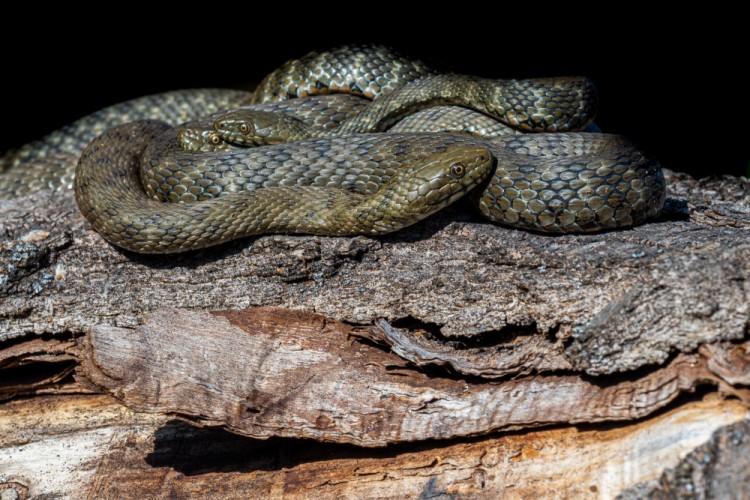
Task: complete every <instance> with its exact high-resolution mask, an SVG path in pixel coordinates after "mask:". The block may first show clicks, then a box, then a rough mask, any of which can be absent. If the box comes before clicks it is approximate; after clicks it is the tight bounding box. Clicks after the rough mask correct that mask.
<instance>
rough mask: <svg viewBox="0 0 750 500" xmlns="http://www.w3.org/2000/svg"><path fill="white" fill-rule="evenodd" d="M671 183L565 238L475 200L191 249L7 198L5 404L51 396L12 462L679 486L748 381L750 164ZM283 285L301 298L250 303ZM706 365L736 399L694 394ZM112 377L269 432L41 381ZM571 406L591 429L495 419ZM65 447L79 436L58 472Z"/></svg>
mask: <svg viewBox="0 0 750 500" xmlns="http://www.w3.org/2000/svg"><path fill="white" fill-rule="evenodd" d="M667 178H668V182H669V189H670V199H669V200H668V203H667V207H666V210H665V214H664V216H663V217H662V219H661V220H659V221H656V222H653V223H651V224H647V225H645V226H642V227H639V228H635V229H633V230H629V231H613V232H610V233H603V234H595V235H568V236H545V235H538V234H530V233H524V232H520V231H513V230H508V229H505V228H502V227H498V226H493V225H491V224H489V223H487V222H485V221H483V220H480V219H479V218H477V217H475V216H473V215H471V214H470V213H469V212H462V211H460V210H458V209H456V210H448V211H446V212H445V213H443V214H439V215H438V216H437V217H433V218H430V219H428V220H427V221H425V222H424V223H422V224H419V225H417V226H415V227H414V228H412V229H409V230H407V231H404V232H402V233H398V234H395V235H392V236H388V237H385V238H379V239H375V238H366V237H358V238H323V237H304V236H298V237H289V236H267V237H259V238H254V239H248V240H245V241H240V242H236V243H232V244H229V245H226V246H223V247H220V248H215V249H209V250H205V251H201V252H196V253H193V254H188V255H183V256H177V257H154V256H150V257H144V256H138V255H133V254H128V253H124V252H120V251H119V250H117V249H114V248H112V247H110V246H108V245H107V244H106V243H104V242H103V240H102V239H101V238H100V237H99V236H98V235H96V234H95V233H93V232H92V231H91V230H90V228H89V226H88V224H87V223H86V221H85V220H83V218H82V217H81V216H80V214H79V212H78V210H77V207H75V203H74V201H73V197H72V193H69V192H68V193H58V194H50V193H37V194H35V195H29V196H24V197H21V198H19V199H17V200H13V201H10V202H0V235H2V236H0V237H2V240H0V399H3V398H4V399H8V398H17V397H18V396H20V395H26V396H32V395H37V397H35V398H31V399H16V400H11V401H9V402H5V403H3V404H2V405H0V483H2V482H3V481H4V482H5V483H7V484H13V485H15V486H7V488H12V489H13V491H15V492H16V493H18V494H20V495H21V496H22V497H23V495H25V494H27V493H28V494H33V495H37V494H39V495H43V494H50V495H54V494H61V495H64V496H65V495H67V496H84V495H89V496H101V497H109V496H118V495H119V496H128V495H131V496H133V495H136V496H137V495H138V494H142V496H153V495H154V494H156V495H157V496H159V495H160V496H170V495H172V496H190V495H192V496H206V495H208V494H211V493H213V494H215V493H216V492H226V493H228V494H229V495H231V494H235V495H236V496H243V497H248V496H250V497H252V496H266V495H268V494H275V493H287V494H289V495H290V496H292V497H294V496H311V495H315V496H321V497H323V498H326V497H335V496H347V495H352V494H356V495H358V496H373V497H377V496H391V497H392V496H404V495H420V494H422V495H424V496H431V495H433V496H434V495H441V494H459V495H470V496H472V495H473V496H482V495H486V496H497V495H498V494H499V493H500V492H504V493H506V494H508V493H509V492H510V494H511V496H513V495H516V496H527V497H528V496H530V495H538V494H539V493H540V492H542V493H543V492H544V491H545V490H544V488H546V487H547V486H546V485H549V488H550V489H549V490H547V491H549V492H550V493H558V492H565V494H568V492H570V493H569V494H568V496H592V497H598V496H605V497H608V496H612V495H614V494H616V493H617V492H619V491H620V490H622V489H625V488H629V487H636V490H633V491H643V492H645V491H651V492H652V494H655V493H653V491H657V490H655V489H654V488H661V490H663V491H681V490H679V489H678V488H677V487H676V486H670V485H674V484H677V483H675V481H678V482H680V481H681V482H680V484H683V483H684V475H680V474H681V473H680V470H681V469H680V468H679V467H678V468H677V469H675V471H674V472H673V473H669V472H668V473H665V475H664V477H663V478H661V479H660V476H661V475H662V473H663V472H664V470H665V468H667V467H677V465H678V460H679V459H680V458H682V457H683V456H684V455H685V453H687V452H688V451H689V450H690V449H692V448H693V447H695V446H697V445H699V444H701V443H704V442H706V440H707V439H708V435H709V434H710V432H712V431H714V430H715V429H717V428H718V427H719V426H721V425H726V424H729V423H732V422H737V421H739V420H740V419H741V418H743V416H746V415H747V411H746V406H744V405H746V404H748V402H750V389H748V386H749V385H750V347H748V346H749V345H750V344H749V343H748V331H749V325H750V239H748V236H749V235H750V231H748V229H750V184H749V183H748V181H747V180H746V179H734V178H724V179H720V180H718V179H714V180H712V179H708V180H703V181H695V180H693V179H690V178H689V177H686V176H683V175H679V174H671V173H668V175H667ZM267 305H274V306H283V307H287V308H291V309H295V310H298V311H297V312H290V311H284V312H280V311H278V310H276V311H275V312H272V311H269V310H263V311H265V312H263V311H260V312H259V311H257V310H256V311H254V312H252V313H248V312H245V313H242V312H237V310H239V309H243V308H248V307H254V306H267ZM212 310H234V311H233V312H226V313H217V314H219V315H217V314H213V315H212V314H209V313H207V312H205V311H212ZM304 311H315V312H318V313H321V314H324V315H325V316H315V315H311V314H309V313H308V312H304ZM339 321H344V322H346V323H340V322H339ZM378 324H379V325H380V328H378V327H377V325H378ZM87 332H90V333H88V334H87ZM388 349H391V350H392V352H387V351H388ZM79 363H83V364H82V365H81V364H79ZM74 370H75V371H74ZM634 370H635V371H634ZM74 374H75V377H74V376H73V375H74ZM701 386H702V387H706V391H712V390H714V389H713V388H718V389H719V391H720V393H722V394H726V395H730V396H732V397H734V398H737V399H732V400H731V401H720V400H718V399H716V396H715V394H713V393H711V394H709V395H708V396H707V398H709V399H710V400H709V401H704V402H702V403H686V398H685V397H684V396H683V397H680V394H684V393H685V392H691V391H694V390H695V389H696V388H697V387H701ZM95 391H112V393H113V394H114V395H115V396H116V397H117V398H119V399H120V400H121V401H123V402H124V403H125V404H126V405H129V406H131V407H133V408H138V409H142V410H148V411H151V412H165V413H166V414H167V415H173V416H174V415H179V416H180V417H181V418H182V419H185V420H189V421H190V422H193V423H194V424H198V425H202V426H221V427H225V428H227V429H231V430H232V431H233V432H235V433H241V434H246V435H250V436H254V437H260V438H270V439H271V441H269V442H267V443H262V442H256V441H254V440H248V439H247V438H243V437H240V436H236V435H234V434H226V433H223V432H222V431H220V430H217V429H199V428H195V427H187V426H186V424H182V423H179V424H178V423H174V422H172V421H170V420H169V419H170V418H172V417H168V416H165V414H161V413H160V414H153V415H141V414H135V413H132V411H130V410H127V409H126V408H124V407H122V406H117V405H116V404H115V403H114V402H113V400H111V399H108V398H107V397H104V396H92V395H88V396H83V395H76V396H58V397H57V398H49V397H44V396H40V395H41V394H45V393H48V394H65V393H68V394H71V393H73V394H75V393H78V394H80V393H90V392H95ZM676 398H677V399H676ZM738 400H739V401H738ZM740 401H741V402H742V403H740ZM92 402H95V403H93V406H92V407H91V409H90V411H88V410H86V407H87V405H88V404H90V403H92ZM670 402H672V410H671V411H668V412H667V413H663V414H661V415H658V414H659V411H661V412H664V411H665V410H659V409H660V408H664V407H665V405H668V404H670ZM58 403H59V404H60V406H59V407H58V406H56V405H57V404H58ZM676 403H677V405H676ZM66 405H67V406H66ZM712 405H714V406H712ZM115 407H116V408H118V409H117V410H114V409H113V408H115ZM24 411H26V415H27V417H23V416H22V415H23V412H24ZM99 412H103V413H102V415H103V416H101V417H100V418H101V419H103V420H101V423H100V424H96V423H92V422H96V421H97V417H96V414H97V413H99ZM654 412H656V414H657V416H656V417H654V416H653V415H654ZM18 415H21V417H18ZM106 415H113V416H112V417H111V419H109V420H107V419H108V418H109V417H106ZM649 415H650V416H651V417H649V418H644V417H647V416H649ZM75 417H78V418H79V419H80V420H76V418H75ZM3 418H4V419H5V420H3ZM639 418H640V419H642V420H640V421H639V422H638V423H637V424H630V423H629V421H631V420H633V419H639ZM144 419H145V420H144ZM105 420H106V421H105ZM602 421H609V422H619V423H618V424H617V427H610V426H606V427H604V426H596V425H595V423H596V422H602ZM665 422H668V423H665ZM567 423H579V424H581V425H586V426H590V427H585V428H586V429H589V430H584V431H575V430H574V429H569V428H559V429H552V430H543V431H529V430H527V431H524V432H523V433H518V434H506V435H502V436H497V434H491V435H492V436H493V437H476V436H478V435H486V434H487V433H493V432H496V431H497V430H498V429H504V430H505V432H507V430H508V429H518V428H522V427H524V428H527V427H533V426H539V425H549V424H558V425H565V424H567ZM609 425H611V424H609ZM24 429H25V430H24ZM30 429H33V430H30ZM631 431H632V433H631V434H629V433H630V432H631ZM641 432H642V433H641ZM693 432H695V434H692V433H693ZM738 432H740V434H742V435H743V436H744V435H746V434H747V433H746V430H745V429H740V431H738ZM571 433H572V434H571ZM579 435H586V436H587V438H586V439H587V440H586V441H585V443H584V442H582V441H578V440H577V436H579ZM635 435H638V436H640V437H639V438H638V439H635V438H633V436H635ZM698 435H699V436H700V438H697V437H696V438H695V439H693V437H695V436H698ZM29 436H33V437H29ZM278 436H288V437H307V438H313V439H317V440H321V441H336V442H344V443H357V444H360V445H364V446H370V447H377V446H383V445H386V444H390V446H389V447H387V448H384V449H380V450H372V449H370V450H365V449H358V448H352V447H350V446H348V445H340V444H330V443H329V444H315V445H312V446H310V444H309V442H307V441H295V440H289V439H283V438H279V437H278ZM456 436H475V437H472V438H471V442H460V440H459V441H458V442H457V441H456V440H454V441H452V442H450V441H449V442H446V441H444V440H445V439H448V438H451V437H456ZM540 436H547V437H546V438H543V437H540ZM624 436H630V437H627V438H626V437H624ZM654 436H658V439H657V438H655V437H654ZM691 436H692V437H691ZM27 438H28V442H26V441H24V439H27ZM435 438H439V439H442V440H443V441H429V440H430V439H435ZM217 439H218V440H219V441H221V443H222V444H221V445H218V446H217V448H211V446H212V445H211V443H213V442H215V441H216V440H217ZM462 439H467V438H462ZM634 439H635V440H634ZM743 439H744V438H743ZM415 440H420V441H422V440H428V441H423V442H422V443H420V444H413V443H412V444H398V443H403V442H404V441H415ZM529 440H531V441H529ZM537 440H539V441H537ZM608 440H610V441H608ZM725 444H726V442H725ZM722 446H724V445H722ZM50 447H52V448H50ZM172 448H174V449H179V450H185V449H189V450H190V452H189V455H190V457H192V458H190V459H189V460H188V461H187V462H181V461H180V456H182V455H181V454H180V453H176V452H171V451H169V450H170V449H172ZM277 448H282V450H281V451H279V452H276V449H277ZM729 448H730V447H728V446H724V447H723V448H722V449H726V450H729ZM48 449H55V450H62V451H61V452H57V453H56V454H54V455H49V456H50V457H51V458H49V459H47V460H46V461H44V463H43V467H42V469H43V470H44V471H46V472H44V473H41V474H40V473H38V472H36V470H37V469H33V467H37V468H38V467H39V463H38V462H34V461H33V460H32V459H38V457H39V456H40V455H41V454H44V453H42V450H44V451H45V453H46V451H47V450H48ZM285 449H293V450H299V449H308V450H311V451H307V452H300V451H294V452H293V453H296V454H293V455H287V454H285V453H288V451H286V450H285ZM667 449H668V451H665V450H667ZM712 449H713V448H712ZM733 449H734V448H733ZM736 449H741V448H736ZM7 450H10V455H8V454H6V455H5V457H4V456H3V453H4V452H5V451H7ZM64 450H68V453H67V454H66V453H65V452H63V451H64ZM212 450H217V451H216V453H214V454H211V453H212ZM577 450H580V452H578V451H577ZM633 450H637V453H636V452H635V451H633ZM730 451H731V450H730ZM206 453H208V455H206ZM274 453H277V454H274ZM227 454H229V456H234V457H238V458H236V459H234V460H233V461H232V462H231V464H230V465H226V462H222V457H225V456H227ZM259 455H260V456H259ZM8 456H10V459H8V458H7V457H8ZM45 456H47V455H46V454H45ZM207 456H208V458H206V457H207ZM248 456H252V457H255V456H259V457H258V458H252V459H249V458H248ZM269 456H270V457H271V458H269ZM730 456H733V455H731V454H724V455H722V454H714V455H711V457H712V458H711V459H710V461H711V463H715V464H716V466H717V467H719V466H721V467H723V468H725V469H726V474H725V475H721V474H716V473H715V472H716V471H714V474H713V476H711V477H716V478H722V479H721V480H722V481H725V482H727V483H729V484H730V485H732V484H737V485H742V482H741V481H740V480H738V479H737V475H738V474H742V473H743V472H744V470H743V469H741V468H738V467H734V468H733V467H732V466H731V465H727V464H729V462H728V461H727V460H728V459H727V458H726V457H730ZM76 457H78V458H76ZM331 457H334V458H331ZM486 457H490V458H486ZM492 457H494V458H492ZM644 457H645V458H644ZM696 457H697V455H696ZM79 458H80V459H79ZM186 460H187V459H186ZM695 460H698V458H695ZM691 463H692V464H693V465H690V467H697V465H696V464H697V462H695V463H693V462H691ZM733 463H735V462H733ZM736 463H741V462H736ZM32 464H33V466H32ZM91 464H97V465H95V466H92V465H91ZM222 464H223V465H222ZM519 464H520V465H519ZM613 464H614V465H613ZM722 464H723V465H722ZM67 465H69V467H67ZM521 465H523V467H522V466H521ZM66 467H67V468H66ZM696 470H697V469H696ZM706 470H707V469H706ZM634 471H635V472H634ZM185 474H187V475H185ZM670 474H672V475H670ZM701 474H703V472H701ZM709 475H710V474H708V472H706V473H705V474H704V477H709ZM675 478H677V479H675ZM724 478H727V479H726V480H725V479H724ZM655 481H659V482H658V483H657V482H655ZM636 483H642V484H641V485H638V486H636ZM694 484H696V485H698V484H699V483H694ZM700 484H707V483H706V482H705V481H704V483H700ZM66 485H70V486H66ZM665 485H667V486H665ZM3 488H6V486H0V494H4V491H3ZM76 488H78V489H76ZM638 488H641V489H638ZM649 488H651V490H649ZM669 488H672V489H669ZM705 491H713V492H718V491H730V490H718V489H710V488H708V487H706V489H705ZM8 494H9V495H10V494H11V493H8ZM628 494H629V493H628Z"/></svg>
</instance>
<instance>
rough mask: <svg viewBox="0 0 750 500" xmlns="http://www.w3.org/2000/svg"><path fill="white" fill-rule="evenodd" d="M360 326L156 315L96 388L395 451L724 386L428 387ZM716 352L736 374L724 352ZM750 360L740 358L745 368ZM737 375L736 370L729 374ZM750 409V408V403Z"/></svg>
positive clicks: (107, 349)
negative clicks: (362, 336)
mask: <svg viewBox="0 0 750 500" xmlns="http://www.w3.org/2000/svg"><path fill="white" fill-rule="evenodd" d="M353 330H354V329H353V328H352V327H351V326H348V325H345V324H343V323H339V322H336V321H333V320H330V319H327V318H325V317H324V316H320V315H316V314H310V313H304V312H291V311H287V310H280V309H275V308H261V309H254V310H248V311H227V312H219V313H214V314H213V315H212V314H208V313H199V312H187V311H181V310H164V311H158V312H156V313H154V314H152V315H150V316H148V317H147V318H146V322H145V323H144V324H143V325H142V326H141V327H138V328H136V329H132V330H131V329H125V328H117V327H106V326H99V327H94V328H93V329H92V331H91V332H90V334H89V336H88V337H87V345H86V354H85V355H84V360H83V369H84V373H85V374H86V377H87V378H88V379H90V380H92V381H93V382H94V383H96V384H98V385H101V386H103V387H104V388H105V389H106V390H107V391H109V392H110V393H112V394H114V395H115V396H117V397H118V398H120V399H122V400H123V402H124V403H125V404H127V405H128V406H130V407H132V408H134V409H136V410H138V411H148V412H158V413H165V414H177V415H181V416H184V417H186V418H190V419H192V420H194V421H196V422H200V423H201V424H203V425H213V426H217V425H219V426H222V427H226V428H227V429H229V430H231V431H232V432H236V433H239V434H243V435H246V436H250V437H254V438H260V439H267V438H269V437H273V436H276V437H303V438H310V439H315V440H318V441H332V442H339V443H352V444H356V445H359V446H385V445H388V444H393V443H400V442H410V441H422V440H428V439H450V438H456V437H465V436H475V435H481V434H487V433H488V432H492V431H496V430H499V429H518V428H522V427H535V426H539V425H545V424H562V423H582V422H585V423H592V422H602V421H622V420H634V419H637V418H641V417H643V416H646V415H648V414H650V413H652V412H654V411H656V410H657V409H659V408H662V407H664V406H665V405H666V404H668V403H669V402H671V401H673V400H674V399H675V398H676V397H677V396H678V395H679V394H680V393H681V392H684V391H693V390H694V389H695V388H696V387H697V386H698V385H701V384H706V383H714V384H718V383H719V382H720V381H721V379H720V378H719V377H717V376H716V375H715V374H713V373H712V372H711V371H710V370H709V369H708V367H707V358H704V357H703V356H701V355H699V354H695V355H680V356H677V357H676V358H675V359H674V360H673V361H672V362H671V363H669V364H668V365H666V366H664V367H662V368H661V369H659V370H656V371H654V372H652V373H648V374H645V375H643V376H640V377H637V378H635V379H633V380H625V381H620V382H617V381H599V380H597V381H590V380H586V379H583V378H581V377H579V376H578V375H567V376H565V375H547V376H538V375H535V376H528V377H518V378H514V379H512V380H507V381H503V382H483V381H469V380H462V379H460V378H453V377H438V376H434V375H433V376H430V375H426V374H425V373H422V372H418V371H414V370H411V369H409V367H408V366H407V365H406V363H405V362H404V360H403V359H402V358H400V357H399V356H397V355H396V354H393V353H387V352H384V351H383V350H381V349H378V348H376V347H373V346H370V345H366V344H361V343H358V342H352V341H350V340H349V339H350V338H351V336H352V333H353ZM713 350H714V351H715V352H717V353H719V355H721V356H722V359H723V360H724V361H725V362H726V360H727V359H729V357H728V356H725V355H724V354H723V352H721V347H720V346H714V348H713ZM748 362H750V358H745V357H744V356H743V357H740V358H739V359H737V363H738V365H739V367H738V369H739V370H742V369H744V368H745V367H746V366H747V364H748ZM724 368H725V369H726V371H727V372H728V373H734V372H735V371H737V370H736V369H735V370H732V369H731V365H730V364H728V363H725V364H724ZM748 402H750V401H748Z"/></svg>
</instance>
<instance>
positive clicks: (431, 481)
mask: <svg viewBox="0 0 750 500" xmlns="http://www.w3.org/2000/svg"><path fill="white" fill-rule="evenodd" d="M746 416H747V407H746V406H745V405H743V404H741V403H739V402H738V401H733V400H723V399H721V398H715V397H714V398H711V397H705V398H703V399H702V400H697V401H693V402H688V403H686V404H683V405H680V406H679V407H676V408H673V409H671V410H669V411H666V412H663V413H661V414H660V415H658V416H656V417H654V418H652V419H646V420H642V421H639V422H634V423H628V424H625V425H622V426H616V427H606V428H598V427H595V426H594V427H586V426H584V427H580V428H576V427H560V428H553V429H546V430H533V431H528V432H523V433H518V432H511V433H504V434H500V435H495V436H487V437H483V438H479V439H473V440H471V441H462V440H459V441H453V442H446V441H442V442H437V443H435V442H431V443H413V444H406V445H399V446H392V447H388V448H382V449H363V448H357V447H354V446H350V445H337V444H331V443H322V444H321V443H315V442H311V441H306V440H295V439H282V438H275V439H270V440H268V441H257V440H252V439H246V438H240V437H238V436H235V435H233V434H229V433H227V432H225V431H222V430H218V429H211V428H197V427H194V426H192V425H187V424H185V423H183V422H180V421H177V420H174V419H173V418H171V417H168V416H164V415H148V414H142V413H135V412H132V411H131V410H128V409H127V408H126V407H124V406H122V405H121V404H119V402H118V401H117V400H115V399H113V398H111V397H109V396H103V395H85V396H83V395H66V396H40V397H36V398H26V399H19V400H17V401H11V402H8V403H5V404H4V405H2V406H0V457H2V459H0V494H7V495H8V498H16V496H11V495H12V494H13V493H11V492H15V494H16V495H17V496H18V497H20V498H30V497H34V498H36V497H45V496H46V497H52V498H55V497H63V498H81V497H90V498H200V497H207V496H216V495H218V496H221V497H222V498H269V497H270V498H275V497H281V496H282V495H283V496H284V498H309V497H311V496H315V497H316V498H321V499H328V498H351V497H355V498H405V497H406V498H414V497H420V496H423V497H441V496H449V495H455V496H459V497H471V498H498V496H500V495H502V496H503V497H507V498H529V497H532V496H534V497H542V498H546V497H569V498H570V497H574V498H613V497H614V496H615V495H617V494H618V493H620V492H623V491H625V490H628V489H630V488H636V487H640V488H641V489H640V490H639V491H644V489H643V488H644V487H643V486H641V484H645V485H647V486H650V487H652V488H653V487H654V486H655V485H657V484H658V483H659V481H660V479H661V477H660V476H661V473H662V471H664V470H665V469H675V470H679V469H680V460H681V458H683V457H686V456H687V457H691V456H692V455H693V454H692V453H691V451H692V450H693V449H695V448H696V447H701V446H708V447H712V443H713V442H714V441H713V439H714V438H712V434H713V433H714V432H718V433H719V435H726V430H730V432H733V434H731V433H730V434H729V436H734V438H733V439H736V440H740V441H742V440H744V441H743V442H744V443H747V441H748V436H749V435H750V434H748V430H747V424H746V423H743V419H744V418H745V417H746ZM727 426H734V427H727ZM722 429H724V430H722ZM712 449H713V450H714V451H713V452H712V454H711V455H710V456H711V457H712V461H711V462H709V463H703V464H702V467H703V468H704V469H705V468H707V467H709V466H710V464H711V463H717V462H714V461H713V460H714V459H717V458H719V457H720V462H718V463H721V464H722V468H724V466H726V468H725V469H724V470H726V471H727V472H728V473H731V474H733V476H732V477H726V474H725V475H724V477H721V479H723V480H724V483H723V490H721V491H723V492H734V493H735V494H734V495H732V494H728V495H724V496H723V497H725V498H727V497H728V498H741V497H742V494H743V490H741V489H739V488H740V487H742V486H743V481H746V480H747V477H748V475H747V474H746V472H747V471H746V469H745V470H744V471H743V470H742V468H741V466H738V467H732V466H731V464H732V463H733V461H736V462H734V463H737V464H745V465H744V466H745V467H746V464H747V457H748V456H749V455H748V453H747V445H746V444H743V445H741V446H725V447H716V446H713V447H712ZM700 456H703V454H701V455H700ZM688 460H690V458H688ZM719 472H720V471H718V470H717V471H716V473H719ZM739 473H743V474H739ZM696 477H699V476H696ZM714 477H717V478H719V477H718V476H714ZM744 484H745V485H746V483H744ZM6 491H7V492H8V493H5V492H6ZM713 491H717V490H713ZM746 492H747V490H746V489H745V490H744V493H746ZM639 498H642V497H639Z"/></svg>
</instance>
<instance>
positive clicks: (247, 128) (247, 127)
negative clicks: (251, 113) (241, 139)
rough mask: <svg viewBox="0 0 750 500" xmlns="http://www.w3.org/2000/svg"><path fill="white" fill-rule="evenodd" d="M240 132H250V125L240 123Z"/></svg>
mask: <svg viewBox="0 0 750 500" xmlns="http://www.w3.org/2000/svg"><path fill="white" fill-rule="evenodd" d="M240 132H242V133H243V134H247V133H248V132H250V125H248V124H247V122H242V123H240Z"/></svg>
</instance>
